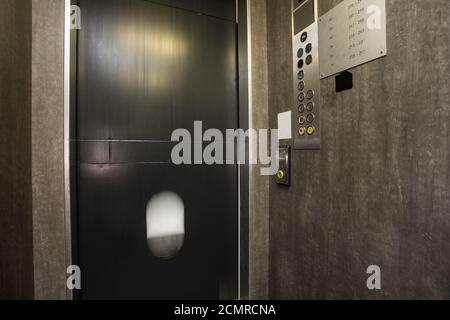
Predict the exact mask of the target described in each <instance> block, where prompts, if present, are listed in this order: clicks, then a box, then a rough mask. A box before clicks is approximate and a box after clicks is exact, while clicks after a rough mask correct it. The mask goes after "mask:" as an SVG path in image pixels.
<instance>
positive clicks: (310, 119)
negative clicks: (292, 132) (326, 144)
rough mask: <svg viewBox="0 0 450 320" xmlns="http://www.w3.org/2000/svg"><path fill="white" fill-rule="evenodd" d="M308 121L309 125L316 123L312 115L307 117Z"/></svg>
mask: <svg viewBox="0 0 450 320" xmlns="http://www.w3.org/2000/svg"><path fill="white" fill-rule="evenodd" d="M306 121H308V123H313V122H314V115H313V114H312V113H310V114H308V115H307V116H306Z"/></svg>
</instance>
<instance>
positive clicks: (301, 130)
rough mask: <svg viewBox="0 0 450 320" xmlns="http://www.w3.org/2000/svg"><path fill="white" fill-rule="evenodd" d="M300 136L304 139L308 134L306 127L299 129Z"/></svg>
mask: <svg viewBox="0 0 450 320" xmlns="http://www.w3.org/2000/svg"><path fill="white" fill-rule="evenodd" d="M298 134H299V136H301V137H303V136H304V135H305V134H306V129H305V128H304V127H301V128H299V129H298Z"/></svg>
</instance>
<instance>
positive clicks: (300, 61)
mask: <svg viewBox="0 0 450 320" xmlns="http://www.w3.org/2000/svg"><path fill="white" fill-rule="evenodd" d="M304 64H305V63H304V62H303V59H300V60H298V63H297V67H298V68H299V69H301V68H303V65H304Z"/></svg>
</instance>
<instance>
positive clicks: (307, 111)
mask: <svg viewBox="0 0 450 320" xmlns="http://www.w3.org/2000/svg"><path fill="white" fill-rule="evenodd" d="M309 1H314V3H315V5H317V4H316V0H309ZM294 9H296V8H294V7H293V10H294ZM296 10H302V6H300V7H298V8H297V9H296ZM293 49H294V51H293V67H294V84H293V90H294V101H295V104H296V105H295V108H294V114H295V115H296V116H294V117H293V123H294V128H295V131H294V147H295V149H300V150H314V149H320V148H321V125H320V100H319V99H320V73H319V49H318V24H317V21H315V22H314V23H313V24H311V25H310V26H308V27H307V28H306V29H304V30H302V31H300V32H299V33H297V34H295V35H294V36H293Z"/></svg>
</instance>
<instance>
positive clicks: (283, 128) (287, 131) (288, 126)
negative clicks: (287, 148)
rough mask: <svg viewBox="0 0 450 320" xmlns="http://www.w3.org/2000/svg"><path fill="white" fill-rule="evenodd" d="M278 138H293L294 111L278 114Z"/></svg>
mask: <svg viewBox="0 0 450 320" xmlns="http://www.w3.org/2000/svg"><path fill="white" fill-rule="evenodd" d="M278 139H279V140H285V139H292V111H288V112H284V113H279V114H278Z"/></svg>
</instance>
